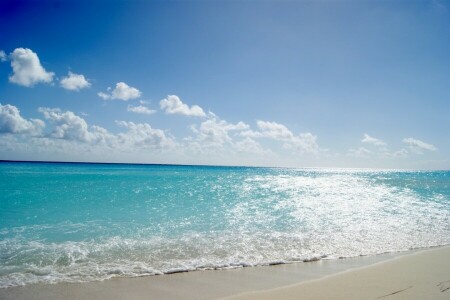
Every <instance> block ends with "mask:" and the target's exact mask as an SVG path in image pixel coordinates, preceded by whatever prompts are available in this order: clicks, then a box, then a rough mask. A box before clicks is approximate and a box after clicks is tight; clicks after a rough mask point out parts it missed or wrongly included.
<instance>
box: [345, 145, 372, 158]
mask: <svg viewBox="0 0 450 300" xmlns="http://www.w3.org/2000/svg"><path fill="white" fill-rule="evenodd" d="M371 154H372V151H370V150H368V149H366V148H364V147H359V148H358V149H349V150H348V155H349V156H354V157H358V158H368V157H369V156H370V155H371Z"/></svg>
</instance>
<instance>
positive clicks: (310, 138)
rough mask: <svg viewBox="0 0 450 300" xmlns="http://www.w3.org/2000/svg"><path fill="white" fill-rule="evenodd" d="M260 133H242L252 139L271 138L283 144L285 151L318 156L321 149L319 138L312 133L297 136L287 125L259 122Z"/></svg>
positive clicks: (249, 131) (247, 131)
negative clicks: (289, 150) (318, 142)
mask: <svg viewBox="0 0 450 300" xmlns="http://www.w3.org/2000/svg"><path fill="white" fill-rule="evenodd" d="M256 125H257V126H258V129H259V131H253V130H246V131H243V132H241V133H240V135H241V136H244V137H250V138H261V137H266V138H271V139H273V140H276V141H281V142H283V147H284V148H285V149H291V150H295V151H298V152H300V153H309V154H318V153H319V152H320V151H321V150H322V149H320V147H319V145H318V144H317V136H315V135H313V134H312V133H310V132H306V133H300V134H299V135H295V134H294V133H292V131H290V130H289V129H288V128H287V127H286V126H285V125H283V124H280V123H277V122H269V121H257V122H256Z"/></svg>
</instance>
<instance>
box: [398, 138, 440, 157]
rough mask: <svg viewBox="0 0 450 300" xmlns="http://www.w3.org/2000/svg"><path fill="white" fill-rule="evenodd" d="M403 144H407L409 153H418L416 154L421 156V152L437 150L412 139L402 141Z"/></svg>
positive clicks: (430, 145)
mask: <svg viewBox="0 0 450 300" xmlns="http://www.w3.org/2000/svg"><path fill="white" fill-rule="evenodd" d="M403 143H405V144H407V145H408V146H409V148H410V149H411V151H413V152H415V153H418V154H422V153H423V150H428V151H436V150H437V148H436V147H435V146H434V145H432V144H428V143H425V142H423V141H421V140H417V139H414V138H412V137H410V138H405V139H403Z"/></svg>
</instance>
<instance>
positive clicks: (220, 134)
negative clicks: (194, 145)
mask: <svg viewBox="0 0 450 300" xmlns="http://www.w3.org/2000/svg"><path fill="white" fill-rule="evenodd" d="M248 128H249V126H248V125H247V124H245V123H243V122H238V123H236V124H232V123H228V122H227V121H225V120H219V119H217V118H213V119H209V120H206V121H204V122H202V123H201V124H200V127H198V128H197V127H196V126H192V127H191V130H192V131H194V132H195V133H197V136H198V140H199V141H201V142H204V143H207V144H209V145H213V146H222V145H223V144H224V143H226V142H231V141H232V139H231V137H230V135H229V132H230V131H240V130H245V129H248Z"/></svg>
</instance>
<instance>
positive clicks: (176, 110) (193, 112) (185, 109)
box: [159, 95, 206, 117]
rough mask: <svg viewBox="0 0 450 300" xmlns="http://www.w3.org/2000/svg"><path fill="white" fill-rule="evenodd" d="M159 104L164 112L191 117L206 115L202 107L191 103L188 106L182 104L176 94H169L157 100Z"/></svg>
mask: <svg viewBox="0 0 450 300" xmlns="http://www.w3.org/2000/svg"><path fill="white" fill-rule="evenodd" d="M159 105H160V107H161V109H162V110H164V111H165V112H166V114H179V115H185V116H191V117H204V116H206V114H205V112H204V111H203V109H202V108H201V107H200V106H198V105H192V106H191V107H189V106H188V105H187V104H184V103H183V102H182V101H181V100H180V98H179V97H178V96H175V95H169V96H167V98H166V99H163V100H161V101H160V102H159Z"/></svg>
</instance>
